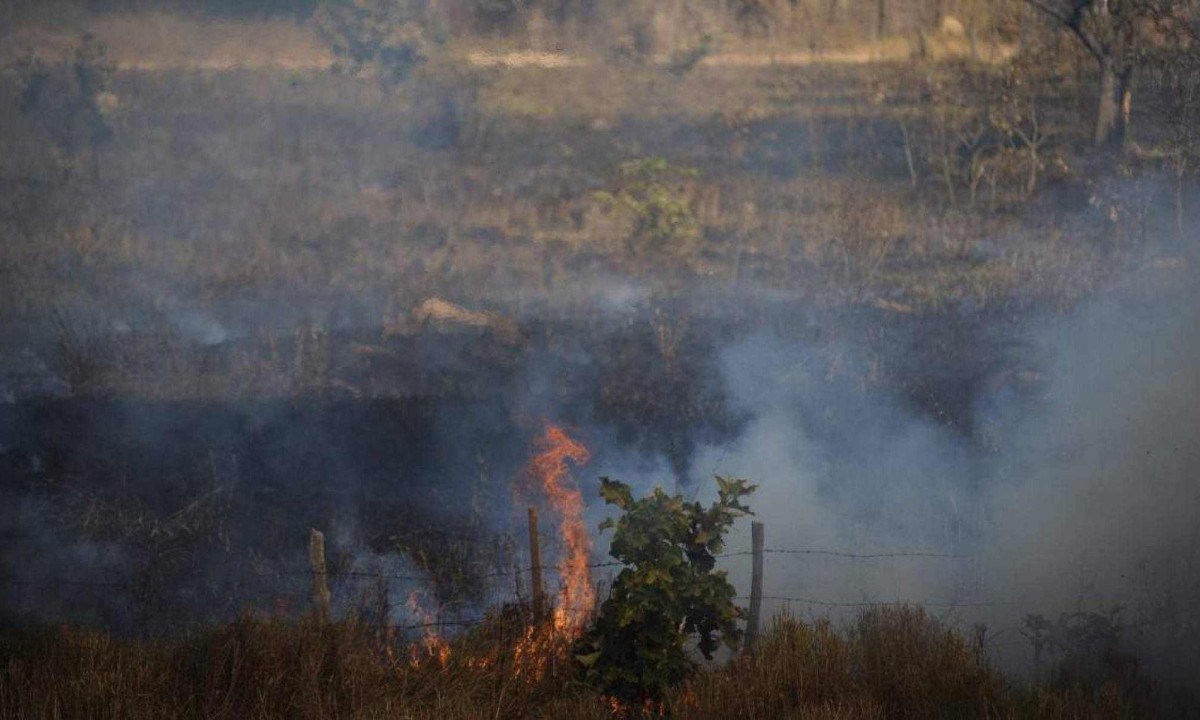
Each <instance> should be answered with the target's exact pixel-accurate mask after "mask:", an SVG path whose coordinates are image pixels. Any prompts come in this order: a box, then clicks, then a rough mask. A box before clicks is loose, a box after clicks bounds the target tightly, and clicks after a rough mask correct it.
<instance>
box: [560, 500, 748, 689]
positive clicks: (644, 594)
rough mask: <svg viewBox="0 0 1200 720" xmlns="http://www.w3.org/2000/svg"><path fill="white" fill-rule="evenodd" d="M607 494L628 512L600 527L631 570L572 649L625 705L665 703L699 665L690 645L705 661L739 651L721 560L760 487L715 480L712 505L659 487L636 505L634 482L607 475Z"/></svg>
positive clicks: (590, 676) (585, 670)
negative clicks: (720, 651)
mask: <svg viewBox="0 0 1200 720" xmlns="http://www.w3.org/2000/svg"><path fill="white" fill-rule="evenodd" d="M601 483H602V484H601V489H600V496H601V497H603V498H604V501H605V502H606V503H608V504H609V505H615V506H616V507H617V508H619V509H620V510H621V511H622V513H623V514H622V515H621V517H620V518H619V519H617V520H616V521H613V520H611V519H610V520H606V521H605V522H604V523H602V524H601V525H600V529H601V530H607V529H615V531H616V532H615V534H614V536H613V541H612V548H611V550H610V551H609V552H610V554H611V555H612V556H613V557H614V558H616V559H617V560H620V561H621V562H623V563H625V564H626V565H627V566H628V567H626V568H625V569H624V570H622V571H621V574H620V575H618V576H617V579H616V582H615V583H614V584H613V588H612V595H611V596H610V597H609V598H608V599H607V600H605V601H604V604H603V605H601V607H600V615H599V617H598V618H597V620H596V624H595V626H594V627H593V628H592V629H591V630H590V631H589V632H588V633H587V634H585V635H584V636H583V637H582V638H580V640H579V642H578V643H577V644H576V647H575V653H574V654H575V659H576V661H577V662H578V663H579V665H580V668H581V673H582V676H583V680H584V682H585V683H586V684H588V685H590V686H592V687H594V688H596V689H597V690H600V691H601V692H603V693H605V694H607V695H611V696H613V697H616V698H618V699H620V700H623V701H632V702H641V701H644V700H647V699H649V700H659V699H661V698H663V697H664V695H665V694H666V692H667V690H668V689H669V688H670V687H671V686H673V685H675V684H676V683H678V682H679V681H681V680H683V679H684V677H686V676H687V675H688V673H690V672H691V671H692V670H693V669H694V667H695V664H694V663H693V661H692V660H691V659H690V658H689V657H688V655H687V652H686V651H685V643H687V642H688V641H689V640H691V639H693V638H695V639H696V640H697V648H698V649H699V650H700V652H701V654H703V655H704V657H705V658H708V659H711V658H712V654H713V652H714V651H715V650H716V649H717V648H718V647H720V645H721V643H722V642H724V643H726V644H727V645H729V646H730V647H731V648H732V647H735V645H736V643H737V641H738V639H739V638H740V636H741V631H740V630H739V629H738V627H737V621H738V619H739V618H741V616H742V611H741V610H740V609H739V608H738V607H737V606H735V605H734V604H733V598H734V595H735V592H736V591H735V590H734V588H733V586H732V585H731V584H730V583H729V581H728V580H726V578H725V572H724V571H714V570H713V567H714V566H715V565H716V558H715V556H716V555H717V554H718V553H720V552H721V551H722V550H723V549H724V540H723V536H724V535H725V532H726V531H727V530H728V529H729V528H730V526H732V525H733V521H734V520H735V519H737V518H739V517H741V516H743V515H747V514H750V510H749V508H747V507H746V506H745V505H743V504H742V502H741V500H742V498H744V497H745V496H747V495H749V494H750V493H752V492H754V490H755V486H754V485H751V484H750V483H749V482H748V481H746V480H735V479H726V478H722V477H718V478H717V485H718V499H717V501H716V502H715V503H713V505H712V506H710V507H708V508H705V507H703V506H701V505H700V503H698V502H684V500H683V497H682V496H680V495H668V494H666V493H665V492H663V491H662V489H660V488H656V489H655V490H654V492H653V493H651V494H650V496H648V497H645V498H641V499H638V500H635V499H634V497H633V493H632V492H631V490H630V488H629V486H628V485H625V484H624V483H621V482H617V481H614V480H610V479H608V478H603V479H602V480H601Z"/></svg>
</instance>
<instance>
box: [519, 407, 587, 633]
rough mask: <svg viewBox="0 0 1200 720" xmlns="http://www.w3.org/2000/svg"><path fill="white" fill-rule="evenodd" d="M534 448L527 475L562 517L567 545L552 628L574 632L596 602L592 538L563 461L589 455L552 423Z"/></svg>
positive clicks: (579, 496)
mask: <svg viewBox="0 0 1200 720" xmlns="http://www.w3.org/2000/svg"><path fill="white" fill-rule="evenodd" d="M537 447H538V448H539V450H540V451H539V452H538V454H537V455H535V456H534V458H533V459H532V460H531V461H530V463H529V474H530V475H531V476H532V477H533V478H534V479H536V480H537V481H538V482H540V483H541V486H542V490H543V491H544V492H545V493H546V498H547V500H549V501H550V506H551V507H552V508H553V509H554V510H555V512H557V513H558V515H559V517H560V518H561V522H560V524H559V532H560V534H561V535H562V539H563V543H564V544H565V545H566V553H565V554H564V555H563V557H562V559H561V560H559V563H558V569H559V573H560V575H561V578H562V590H561V591H560V593H559V602H558V607H557V608H555V610H554V627H555V629H557V630H559V631H562V632H566V633H570V634H575V633H578V632H579V630H580V629H582V627H583V625H584V623H585V622H586V621H587V618H588V615H589V614H590V613H591V612H592V608H593V607H595V605H596V590H595V588H594V587H592V574H591V571H590V570H589V568H588V558H589V556H590V553H591V550H592V539H591V537H590V536H589V535H588V531H587V525H586V524H585V523H584V520H583V509H584V505H583V495H582V494H580V492H579V488H577V487H575V486H574V484H573V483H569V481H570V478H571V476H570V473H569V472H568V470H567V462H566V461H567V460H571V461H573V462H574V463H575V464H576V465H582V464H584V463H586V462H587V461H588V460H589V459H590V457H591V455H590V453H588V449H587V448H586V447H584V446H583V444H581V443H580V442H578V441H577V440H574V439H572V438H571V437H570V436H569V435H567V433H566V431H564V430H563V429H562V428H560V427H557V426H555V425H551V424H547V425H546V433H545V434H544V435H543V436H542V437H540V438H538V440H537Z"/></svg>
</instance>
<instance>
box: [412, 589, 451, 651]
mask: <svg viewBox="0 0 1200 720" xmlns="http://www.w3.org/2000/svg"><path fill="white" fill-rule="evenodd" d="M408 609H409V611H411V612H412V614H413V615H415V616H417V617H418V618H420V620H421V622H422V623H424V624H425V627H423V628H421V642H419V643H416V644H414V645H413V646H412V660H411V661H410V663H409V664H410V665H412V666H413V667H414V668H415V667H419V666H420V665H421V661H422V660H423V659H424V658H433V659H434V660H437V662H438V664H439V665H441V666H442V667H446V664H447V663H448V662H450V643H448V642H446V638H444V637H442V635H441V633H439V632H438V628H437V625H436V624H435V623H436V622H437V617H436V615H435V614H434V613H431V612H429V611H427V610H425V609H424V608H422V607H421V599H420V596H419V595H418V593H417V591H415V590H414V591H413V592H410V593H409V594H408Z"/></svg>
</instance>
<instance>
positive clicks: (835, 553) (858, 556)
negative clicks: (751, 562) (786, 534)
mask: <svg viewBox="0 0 1200 720" xmlns="http://www.w3.org/2000/svg"><path fill="white" fill-rule="evenodd" d="M763 553H764V554H767V555H825V556H829V557H840V558H849V559H852V560H877V559H883V558H902V557H919V558H943V559H945V558H951V559H957V558H967V557H970V556H969V555H958V554H953V553H936V552H924V551H907V550H906V551H899V552H878V553H855V552H843V551H840V550H822V549H811V548H797V549H792V548H763ZM753 554H754V551H753V550H741V551H738V552H731V553H724V554H721V555H717V557H721V558H725V557H739V556H745V555H753Z"/></svg>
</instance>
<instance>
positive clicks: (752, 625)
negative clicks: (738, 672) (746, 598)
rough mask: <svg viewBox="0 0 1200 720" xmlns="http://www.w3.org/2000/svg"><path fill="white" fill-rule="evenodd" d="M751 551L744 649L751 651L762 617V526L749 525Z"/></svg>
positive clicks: (758, 523) (757, 524) (759, 524)
mask: <svg viewBox="0 0 1200 720" xmlns="http://www.w3.org/2000/svg"><path fill="white" fill-rule="evenodd" d="M750 542H751V550H752V552H753V554H754V562H753V566H752V568H751V575H750V615H749V617H748V618H746V649H747V650H753V649H754V643H755V641H756V640H758V623H759V616H760V615H762V582H763V524H762V523H760V522H755V523H751V524H750Z"/></svg>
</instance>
